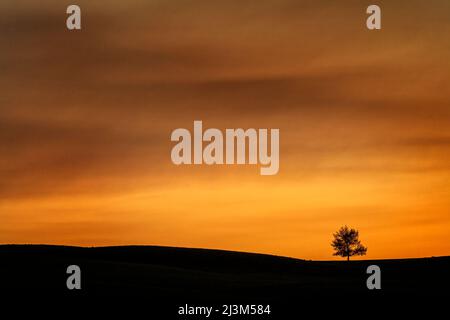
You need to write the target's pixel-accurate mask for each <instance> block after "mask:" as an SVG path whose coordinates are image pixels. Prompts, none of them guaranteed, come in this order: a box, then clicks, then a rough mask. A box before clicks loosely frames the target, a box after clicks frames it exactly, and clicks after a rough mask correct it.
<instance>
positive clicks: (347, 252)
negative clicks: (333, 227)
mask: <svg viewBox="0 0 450 320" xmlns="http://www.w3.org/2000/svg"><path fill="white" fill-rule="evenodd" d="M333 237H334V239H333V242H331V246H332V247H333V249H334V251H335V252H334V253H333V255H334V256H341V257H347V261H349V260H350V257H351V256H363V255H365V254H366V252H367V247H364V246H363V245H362V244H361V241H359V233H358V231H357V230H355V229H349V228H348V227H347V226H343V227H341V228H340V229H339V231H338V232H336V233H334V234H333Z"/></svg>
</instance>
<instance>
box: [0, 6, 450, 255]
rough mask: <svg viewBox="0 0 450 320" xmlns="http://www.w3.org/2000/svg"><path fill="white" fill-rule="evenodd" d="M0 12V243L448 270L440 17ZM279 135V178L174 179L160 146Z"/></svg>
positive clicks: (448, 167) (239, 10) (142, 10)
mask: <svg viewBox="0 0 450 320" xmlns="http://www.w3.org/2000/svg"><path fill="white" fill-rule="evenodd" d="M70 4H72V3H66V2H65V1H56V0H43V1H39V2H36V1H31V0H26V1H23V0H14V1H12V0H6V1H2V2H1V3H0V15H1V19H0V243H48V244H65V245H81V246H104V245H127V244H142V245H164V246H181V247H201V248H218V249H226V250H239V251H249V252H260V253H269V254H276V255H285V256H292V257H297V258H304V259H320V260H330V259H337V258H336V257H333V256H332V253H333V252H332V248H331V246H330V242H331V240H332V234H333V232H335V231H336V230H337V229H339V227H341V226H343V225H348V226H351V227H354V228H356V229H358V230H359V231H360V239H361V241H362V243H363V244H365V245H366V246H367V247H368V252H367V256H365V257H364V258H367V259H381V258H405V257H426V256H439V255H450V232H449V231H450V36H449V35H450V20H449V19H448V13H449V12H450V2H448V1H446V0H442V1H439V0H433V1H418V0H413V1H411V0H410V1H395V3H393V1H377V4H378V5H380V7H381V9H382V29H381V30H377V31H369V30H368V29H367V28H366V24H365V20H366V17H367V14H366V8H367V6H368V5H370V4H372V3H369V2H367V1H351V0H349V1H339V2H337V1H331V0H330V1H301V0H276V1H275V0H261V1H250V0H239V1H237V0H227V1H207V0H204V1H199V0H195V1H194V0H184V1H181V0H164V1H163V0H160V1H151V0H147V1H144V0H129V1H117V0H116V1H95V2H93V1H86V0H80V1H77V4H78V5H79V6H80V7H81V11H82V30H81V31H68V30H67V29H66V23H65V22H66V21H65V20H66V17H67V14H66V7H67V6H68V5H70ZM194 120H202V121H203V126H204V128H219V129H221V130H225V129H226V128H244V129H246V128H256V129H258V128H279V129H280V171H279V173H278V174H277V175H274V176H261V175H260V174H259V166H255V165H244V166H242V165H239V166H238V165H222V166H220V165H215V166H208V165H197V166H194V165H191V166H188V165H185V166H176V165H174V164H173V163H172V162H171V158H170V154H171V149H172V147H173V146H174V143H173V142H171V141H170V134H171V132H172V131H173V130H174V129H176V128H187V129H189V130H191V131H192V129H193V121H194Z"/></svg>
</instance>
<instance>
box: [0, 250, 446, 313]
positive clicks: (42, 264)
mask: <svg viewBox="0 0 450 320" xmlns="http://www.w3.org/2000/svg"><path fill="white" fill-rule="evenodd" d="M72 264H75V265H78V266H80V268H81V272H82V289H81V290H79V291H76V290H72V291H71V290H68V289H67V287H66V279H67V277H68V275H67V274H66V268H67V266H69V265H72ZM371 264H375V265H378V266H379V267H380V268H381V283H382V289H381V290H368V289H367V286H366V279H367V277H368V276H369V275H368V274H366V269H367V267H368V266H369V265H371ZM449 272H450V257H439V258H423V259H403V260H375V261H350V262H347V261H337V262H335V261H333V262H322V261H305V260H298V259H291V258H285V257H278V256H270V255H262V254H252V253H239V252H230V251H221V250H205V249H187V248H171V247H154V246H122V247H97V248H80V247H65V246H46V245H4V246H0V274H1V283H0V289H1V291H2V293H3V294H4V295H3V296H6V295H5V293H7V296H8V298H9V299H8V300H10V301H14V300H15V301H18V300H19V301H22V302H26V301H29V300H39V301H47V302H49V301H58V303H59V302H60V301H62V303H70V301H77V302H76V303H77V304H76V305H77V306H78V307H83V304H91V303H92V302H93V301H96V304H97V303H99V304H97V306H98V305H101V303H105V304H104V305H103V307H106V308H109V310H111V308H112V309H114V308H116V307H118V306H117V303H125V302H127V303H128V302H130V301H131V302H132V303H135V304H138V305H139V304H140V306H141V307H144V308H146V309H148V310H149V312H150V314H152V315H155V314H156V313H158V314H162V315H164V316H163V317H161V316H159V317H158V319H169V318H173V317H175V316H176V314H177V310H178V307H179V306H183V305H185V304H192V305H199V306H200V305H214V306H216V307H218V308H219V307H221V306H222V305H223V304H230V303H233V304H235V303H243V304H258V303H260V304H270V305H271V308H272V315H271V316H269V317H268V316H266V317H264V316H261V317H256V318H259V319H276V318H278V317H277V316H279V317H281V315H282V314H284V315H287V314H289V315H291V316H292V315H300V314H303V310H306V309H311V308H314V310H315V313H316V314H320V313H327V312H332V311H335V312H336V313H340V312H341V311H339V310H340V309H337V310H330V309H328V307H329V306H330V308H331V306H333V307H337V308H341V309H342V310H346V309H348V308H351V309H352V310H353V309H355V307H356V306H357V305H358V306H359V307H360V308H361V309H364V308H366V309H367V310H368V311H370V310H371V311H370V312H373V311H376V310H379V309H380V308H384V307H385V306H387V305H391V306H392V305H394V306H397V307H403V306H404V307H408V304H410V303H413V302H414V301H415V302H417V301H419V303H421V304H427V303H433V302H438V301H440V300H441V299H444V298H445V297H446V296H447V295H446V292H448V290H449V284H450V282H449ZM109 303H110V304H109ZM409 307H410V306H409ZM309 311H311V310H309ZM150 318H151V317H150ZM222 318H223V319H226V318H231V317H225V316H223V317H222ZM232 318H233V319H234V318H238V319H247V318H248V317H236V316H234V317H232ZM283 318H284V319H286V318H285V317H283ZM180 319H204V317H194V316H190V317H180ZM210 319H220V317H219V315H216V317H212V316H211V317H210Z"/></svg>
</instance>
